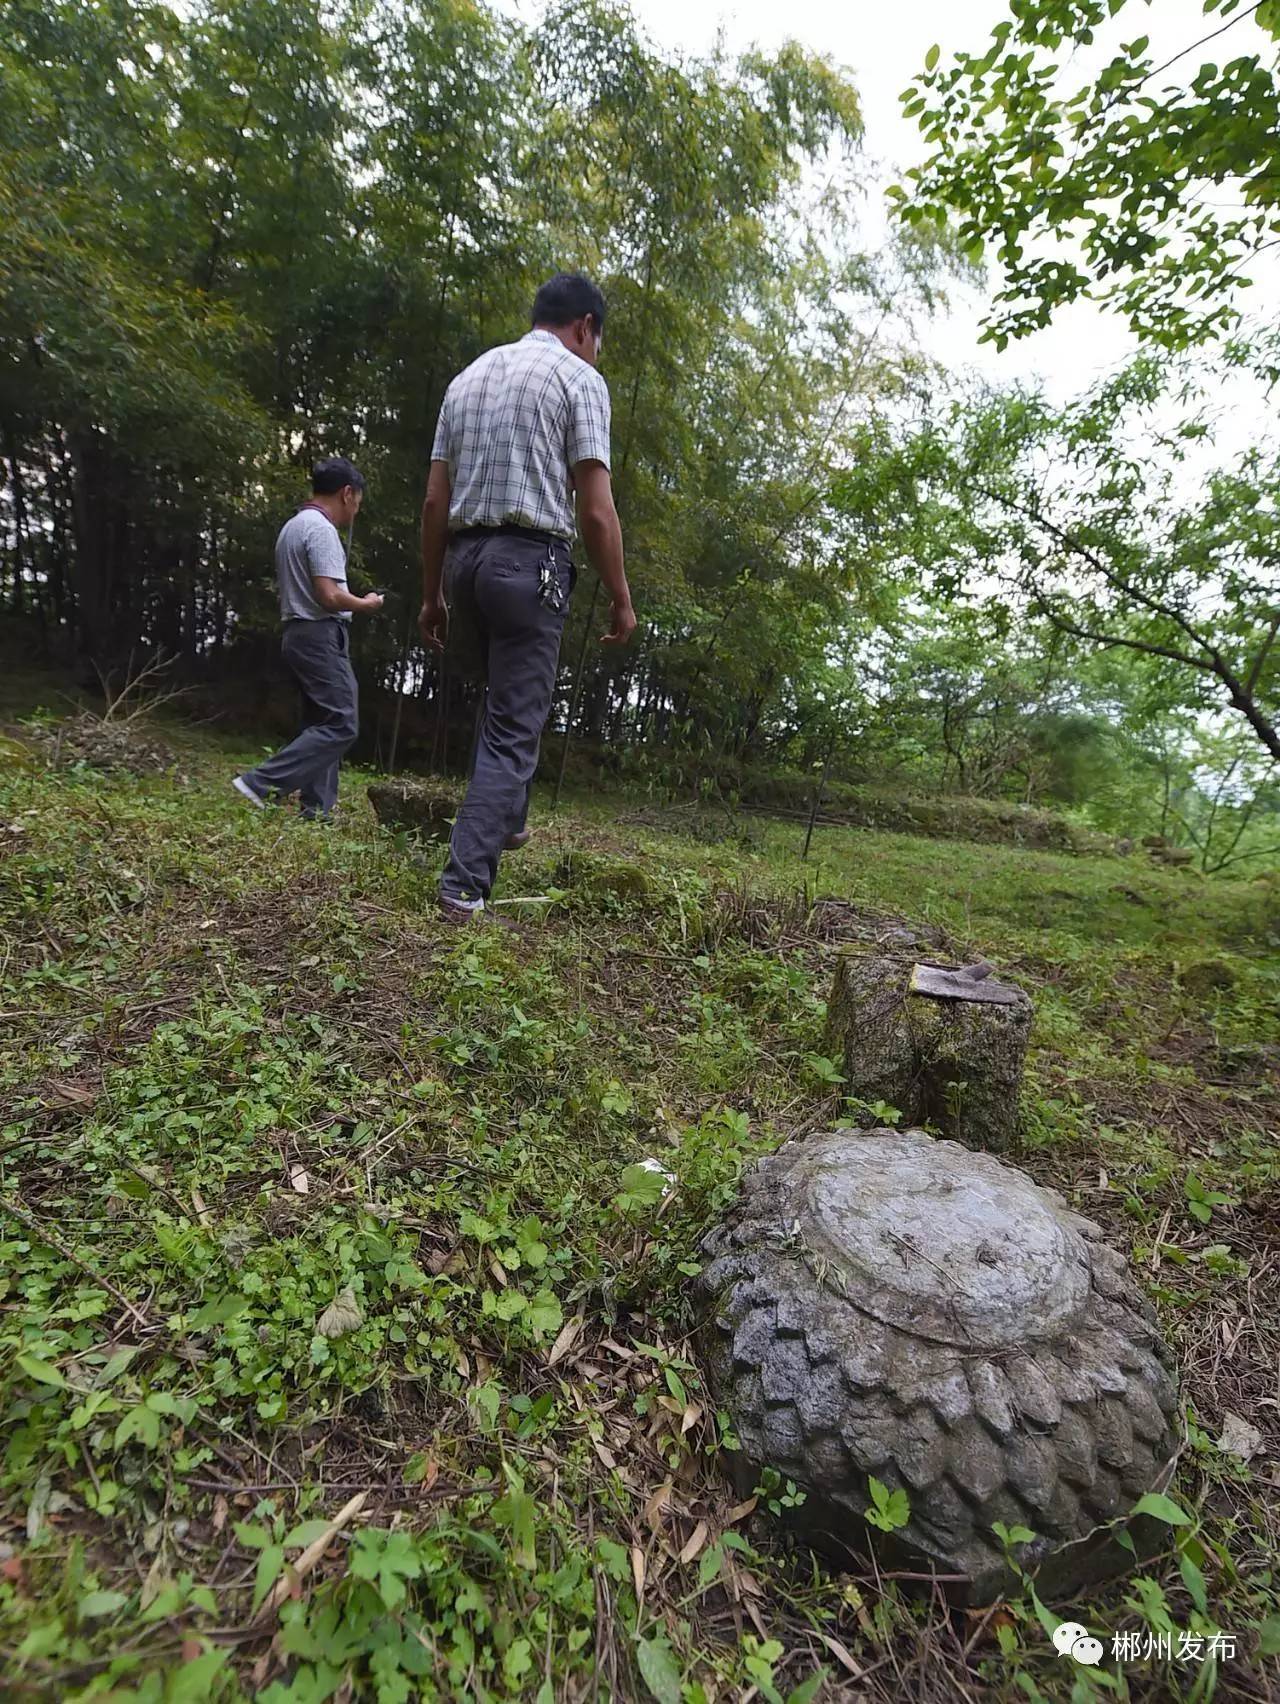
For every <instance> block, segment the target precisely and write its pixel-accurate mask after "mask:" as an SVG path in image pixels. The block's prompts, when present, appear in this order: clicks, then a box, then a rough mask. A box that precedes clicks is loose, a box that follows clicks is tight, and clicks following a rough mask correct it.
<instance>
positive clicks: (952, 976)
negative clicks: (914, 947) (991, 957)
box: [909, 964, 1023, 1006]
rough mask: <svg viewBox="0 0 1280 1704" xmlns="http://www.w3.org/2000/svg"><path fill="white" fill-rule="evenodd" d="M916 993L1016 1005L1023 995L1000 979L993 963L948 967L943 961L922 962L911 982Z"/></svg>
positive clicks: (939, 997) (940, 997) (912, 989)
mask: <svg viewBox="0 0 1280 1704" xmlns="http://www.w3.org/2000/svg"><path fill="white" fill-rule="evenodd" d="M909 987H910V989H911V992H912V993H913V994H932V995H933V997H934V998H935V999H937V1000H978V1001H981V1002H983V1003H984V1004H986V1005H990V1006H1016V1005H1018V1004H1019V1002H1020V1001H1021V1000H1022V998H1023V995H1022V994H1021V992H1020V991H1019V990H1018V989H1016V988H1011V987H1010V986H1009V984H1008V983H1007V982H996V981H995V980H994V979H993V978H992V976H991V966H990V965H989V964H971V965H966V966H965V968H964V969H963V970H947V969H944V967H943V966H942V965H940V964H918V965H916V966H915V968H914V969H913V970H912V972H911V981H910V984H909Z"/></svg>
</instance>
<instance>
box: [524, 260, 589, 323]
mask: <svg viewBox="0 0 1280 1704" xmlns="http://www.w3.org/2000/svg"><path fill="white" fill-rule="evenodd" d="M588 314H590V315H591V317H592V319H593V320H594V321H595V322H596V329H597V330H598V331H603V330H604V297H603V296H602V295H601V293H600V286H599V285H598V284H593V283H592V282H591V280H590V279H589V278H584V277H583V276H582V274H581V273H580V272H557V273H556V275H555V277H554V278H548V279H547V281H546V283H545V284H544V285H543V286H542V288H541V290H539V291H538V294H537V295H536V296H535V297H534V298H533V323H534V325H554V326H563V325H572V324H573V322H574V320H580V319H585V318H586V317H587V315H588Z"/></svg>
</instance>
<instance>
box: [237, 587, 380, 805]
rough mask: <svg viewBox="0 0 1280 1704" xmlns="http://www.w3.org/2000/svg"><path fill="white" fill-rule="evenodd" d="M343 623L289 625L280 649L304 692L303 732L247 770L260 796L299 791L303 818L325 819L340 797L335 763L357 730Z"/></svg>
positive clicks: (354, 690)
mask: <svg viewBox="0 0 1280 1704" xmlns="http://www.w3.org/2000/svg"><path fill="white" fill-rule="evenodd" d="M350 644H351V636H350V634H349V633H348V631H347V623H346V622H345V621H335V620H333V619H332V618H330V619H329V620H326V621H287V622H286V623H285V628H284V637H283V639H282V641H281V649H282V651H283V652H284V660H285V663H286V664H287V665H288V669H289V672H290V674H291V675H292V676H293V678H294V679H295V680H296V681H297V683H298V687H299V689H300V691H301V693H302V732H301V733H300V734H299V735H298V737H297V739H296V740H292V741H291V742H290V743H289V744H288V745H287V746H285V747H284V749H283V750H282V751H278V752H277V753H276V754H275V756H274V757H269V758H268V759H267V761H266V762H265V763H260V764H259V765H258V767H257V768H256V769H250V770H248V771H247V772H246V774H245V776H244V779H245V780H246V781H247V782H248V783H249V785H250V786H251V787H254V788H256V789H257V791H258V792H259V793H263V794H271V793H276V794H279V795H281V796H282V797H283V796H285V795H287V794H289V793H297V794H299V795H300V797H301V802H302V811H303V815H304V816H328V814H329V812H330V811H331V810H332V809H333V807H334V805H335V803H336V802H337V798H338V764H339V762H340V760H341V759H342V757H343V755H344V754H345V753H346V752H347V751H349V750H350V748H351V746H352V745H354V743H355V738H356V735H357V734H358V733H359V731H360V715H359V709H358V691H357V687H356V677H355V671H354V670H353V669H352V667H351V655H350Z"/></svg>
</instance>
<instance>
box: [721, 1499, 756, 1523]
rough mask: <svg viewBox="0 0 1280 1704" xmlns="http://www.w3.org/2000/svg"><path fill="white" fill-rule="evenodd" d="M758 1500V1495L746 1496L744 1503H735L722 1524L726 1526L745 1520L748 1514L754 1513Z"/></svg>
mask: <svg viewBox="0 0 1280 1704" xmlns="http://www.w3.org/2000/svg"><path fill="white" fill-rule="evenodd" d="M759 1501H760V1499H759V1498H758V1497H748V1498H747V1500H746V1502H745V1503H737V1504H735V1505H734V1507H733V1508H732V1509H730V1510H729V1513H728V1514H727V1515H726V1516H725V1519H724V1524H725V1525H726V1526H737V1524H738V1522H739V1521H745V1520H746V1518H747V1516H748V1515H753V1514H754V1513H755V1510H756V1504H757V1503H758V1502H759Z"/></svg>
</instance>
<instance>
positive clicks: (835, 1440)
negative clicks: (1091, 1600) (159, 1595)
mask: <svg viewBox="0 0 1280 1704" xmlns="http://www.w3.org/2000/svg"><path fill="white" fill-rule="evenodd" d="M702 1257H703V1261H704V1265H703V1269H702V1272H701V1274H700V1275H699V1277H698V1279H697V1280H696V1281H695V1292H696V1295H697V1298H698V1301H699V1303H700V1306H701V1309H702V1321H701V1324H700V1326H699V1331H698V1343H699V1346H700V1349H701V1352H702V1357H703V1360H704V1362H705V1365H706V1369H707V1375H708V1379H709V1383H710V1385H711V1388H712V1391H713V1393H714V1396H715V1399H716V1401H717V1402H718V1403H719V1404H720V1405H721V1406H722V1407H723V1408H725V1409H726V1410H727V1411H728V1413H729V1414H730V1416H731V1417H732V1420H733V1423H734V1429H735V1431H736V1432H737V1435H738V1437H739V1439H740V1442H741V1446H742V1448H741V1451H740V1452H739V1453H735V1455H734V1456H733V1457H732V1458H731V1462H732V1467H733V1472H734V1476H735V1478H736V1480H737V1483H738V1487H739V1490H740V1491H741V1492H742V1493H743V1494H747V1493H749V1492H750V1491H751V1490H752V1488H753V1487H754V1486H755V1485H756V1484H757V1483H758V1480H759V1474H760V1471H761V1469H762V1468H766V1467H771V1468H775V1469H777V1470H779V1471H781V1472H784V1473H786V1474H787V1475H789V1476H790V1477H791V1478H793V1479H794V1480H795V1481H796V1482H797V1483H798V1484H799V1485H800V1486H802V1487H803V1489H804V1491H805V1493H806V1498H805V1501H804V1503H803V1504H802V1505H801V1506H800V1507H799V1508H797V1509H796V1510H794V1511H792V1512H791V1513H790V1515H789V1516H788V1517H787V1518H788V1521H789V1522H790V1524H791V1525H792V1526H793V1527H794V1529H795V1530H796V1531H797V1533H798V1534H799V1535H800V1536H801V1537H803V1538H804V1539H806V1540H807V1541H809V1542H810V1543H812V1544H814V1545H815V1546H816V1547H818V1548H820V1549H823V1550H825V1551H829V1552H831V1553H833V1554H834V1555H835V1556H836V1557H837V1558H847V1557H848V1555H849V1553H850V1552H853V1553H855V1554H863V1555H865V1554H866V1552H867V1551H868V1549H874V1550H875V1551H876V1553H877V1555H878V1556H880V1557H881V1558H882V1559H883V1561H884V1562H885V1564H886V1565H887V1566H890V1567H902V1568H906V1569H908V1570H911V1571H916V1572H929V1571H936V1572H937V1573H938V1574H941V1575H951V1576H956V1578H954V1579H952V1580H951V1581H949V1582H948V1584H947V1589H948V1590H949V1591H950V1592H952V1593H953V1594H954V1595H955V1596H956V1597H958V1598H959V1599H960V1600H962V1601H968V1602H988V1601H990V1600H991V1599H992V1598H993V1597H995V1596H996V1595H997V1594H998V1593H1000V1592H1001V1591H1003V1590H1006V1589H1008V1588H1010V1587H1011V1586H1012V1585H1013V1583H1014V1577H1013V1575H1012V1572H1011V1570H1010V1568H1009V1565H1008V1559H1007V1557H1006V1555H1005V1551H1004V1548H1003V1545H1002V1544H1001V1541H1000V1539H999V1538H998V1537H997V1536H996V1534H995V1533H994V1532H993V1530H992V1527H993V1524H994V1523H995V1522H997V1521H1001V1522H1003V1523H1004V1524H1005V1525H1006V1526H1007V1527H1010V1528H1012V1527H1016V1526H1023V1527H1026V1528H1028V1529H1029V1530H1030V1531H1031V1532H1032V1533H1033V1534H1034V1535H1035V1536H1034V1537H1033V1538H1032V1540H1031V1541H1030V1542H1028V1543H1025V1544H1020V1545H1018V1546H1016V1547H1015V1554H1016V1556H1017V1558H1018V1561H1019V1564H1020V1566H1022V1567H1023V1568H1024V1569H1027V1570H1036V1571H1037V1572H1038V1579H1039V1581H1040V1586H1041V1590H1042V1592H1043V1593H1045V1594H1047V1593H1049V1592H1051V1591H1052V1592H1055V1593H1058V1594H1060V1595H1069V1594H1070V1593H1071V1592H1073V1591H1075V1590H1078V1589H1079V1588H1080V1587H1081V1586H1084V1585H1087V1584H1089V1583H1090V1582H1092V1581H1094V1580H1096V1579H1100V1578H1103V1577H1105V1576H1106V1575H1107V1574H1108V1573H1110V1572H1113V1571H1114V1570H1115V1569H1116V1568H1117V1567H1121V1566H1124V1565H1125V1564H1126V1562H1127V1561H1129V1560H1131V1557H1130V1556H1129V1553H1128V1552H1127V1551H1125V1550H1124V1549H1122V1548H1121V1547H1120V1546H1119V1545H1118V1544H1117V1543H1116V1542H1115V1539H1114V1536H1113V1535H1112V1534H1111V1533H1108V1532H1105V1531H1103V1532H1099V1531H1098V1530H1097V1529H1098V1528H1099V1527H1102V1526H1104V1525H1105V1523H1107V1522H1112V1521H1116V1520H1118V1519H1121V1518H1123V1517H1124V1516H1126V1515H1127V1514H1128V1513H1129V1511H1130V1510H1131V1509H1132V1507H1133V1505H1134V1503H1135V1502H1136V1501H1137V1499H1138V1498H1139V1497H1141V1496H1142V1495H1143V1494H1144V1493H1145V1492H1147V1491H1149V1490H1152V1489H1153V1488H1154V1487H1156V1486H1158V1485H1159V1484H1161V1483H1162V1482H1163V1480H1164V1479H1165V1478H1166V1477H1167V1470H1168V1465H1169V1463H1170V1462H1171V1460H1172V1458H1173V1455H1174V1448H1175V1439H1174V1417H1175V1413H1176V1407H1177V1403H1176V1393H1175V1389H1174V1385H1173V1382H1172V1379H1171V1377H1170V1374H1169V1371H1168V1354H1167V1351H1166V1349H1165V1347H1164V1345H1163V1343H1162V1341H1161V1339H1160V1337H1159V1334H1158V1331H1157V1329H1156V1325H1155V1320H1154V1315H1153V1313H1152V1310H1151V1307H1150V1305H1149V1304H1148V1302H1147V1301H1146V1299H1145V1298H1144V1297H1143V1296H1142V1294H1141V1292H1140V1291H1139V1290H1138V1287H1137V1285H1136V1284H1135V1283H1134V1282H1133V1279H1132V1278H1131V1277H1130V1275H1129V1272H1128V1269H1127V1267H1126V1265H1125V1263H1124V1261H1123V1260H1122V1259H1121V1258H1120V1257H1119V1256H1118V1255H1117V1254H1116V1253H1115V1252H1114V1251H1113V1250H1112V1249H1110V1248H1108V1247H1107V1245H1106V1244H1105V1242H1103V1240H1102V1235H1101V1232H1100V1231H1099V1229H1098V1227H1097V1226H1096V1225H1094V1224H1093V1223H1092V1222H1091V1221H1090V1220H1088V1219H1084V1218H1081V1217H1080V1216H1079V1215H1078V1214H1076V1213H1074V1212H1072V1211H1071V1210H1070V1209H1069V1208H1068V1207H1067V1206H1066V1205H1065V1203H1064V1202H1063V1200H1062V1198H1061V1197H1060V1196H1059V1195H1057V1194H1056V1193H1054V1192H1053V1191H1052V1190H1047V1189H1042V1188H1040V1187H1039V1186H1038V1185H1036V1184H1035V1183H1034V1182H1033V1181H1032V1180H1031V1179H1030V1178H1029V1177H1027V1176H1026V1175H1025V1174H1024V1173H1023V1172H1020V1171H1016V1170H1015V1169H1014V1168H1012V1167H1011V1166H1008V1165H1005V1164H1003V1163H1002V1162H1001V1161H999V1160H997V1159H995V1158H994V1157H993V1156H991V1155H989V1154H983V1153H973V1152H971V1151H970V1150H968V1149H966V1148H963V1147H960V1146H959V1145H958V1144H957V1143H954V1142H946V1141H938V1140H935V1139H934V1138H933V1137H930V1136H928V1135H926V1134H925V1133H924V1132H923V1131H920V1130H905V1131H888V1130H876V1131H848V1130H842V1131H836V1132H835V1133H833V1134H830V1135H824V1136H817V1137H809V1138H806V1139H804V1140H802V1141H795V1142H791V1143H788V1144H787V1145H786V1146H785V1147H784V1148H782V1149H780V1150H779V1152H778V1153H776V1154H774V1155H771V1156H770V1157H769V1158H768V1159H766V1160H763V1161H762V1162H761V1163H760V1164H759V1166H757V1167H756V1169H755V1170H754V1171H753V1172H752V1173H751V1174H749V1175H748V1177H747V1179H746V1181H745V1183H744V1185H743V1189H742V1192H741V1195H740V1197H739V1199H738V1201H737V1203H736V1205H735V1206H734V1208H733V1209H732V1210H731V1212H730V1214H729V1216H728V1218H727V1220H726V1222H725V1223H724V1224H723V1225H721V1226H718V1227H717V1228H716V1229H715V1230H713V1231H712V1232H711V1233H710V1234H709V1235H708V1236H707V1237H706V1238H705V1239H704V1242H703V1246H702ZM796 1321H800V1322H801V1324H800V1326H799V1328H798V1329H797V1326H796V1323H795V1322H796ZM833 1346H834V1353H833ZM871 1474H874V1475H875V1476H876V1477H877V1478H878V1479H880V1480H881V1481H882V1483H884V1484H885V1485H886V1486H888V1487H889V1489H890V1490H891V1491H893V1490H898V1489H901V1490H902V1491H903V1492H905V1494H906V1496H907V1499H908V1502H909V1506H910V1514H909V1517H908V1519H907V1521H906V1523H905V1525H903V1526H901V1527H900V1528H899V1529H898V1530H896V1531H894V1532H892V1533H881V1532H875V1531H873V1530H872V1529H871V1528H869V1527H868V1526H867V1524H866V1522H865V1520H864V1512H865V1510H866V1509H867V1508H868V1506H869V1505H870V1504H871V1495H870V1490H869V1486H868V1477H869V1476H870V1475H871ZM1130 1532H1131V1536H1132V1537H1133V1538H1134V1540H1135V1543H1137V1544H1138V1546H1139V1547H1140V1548H1141V1547H1145V1546H1146V1545H1148V1544H1152V1543H1159V1542H1160V1538H1161V1535H1160V1533H1159V1531H1158V1530H1156V1529H1155V1528H1154V1525H1153V1523H1151V1522H1150V1521H1148V1520H1147V1519H1146V1518H1145V1517H1138V1518H1137V1519H1136V1520H1134V1521H1131V1522H1130Z"/></svg>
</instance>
